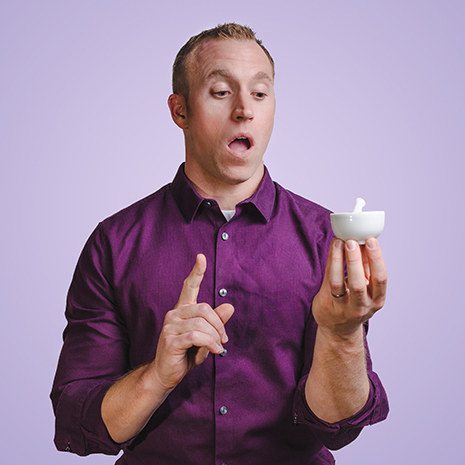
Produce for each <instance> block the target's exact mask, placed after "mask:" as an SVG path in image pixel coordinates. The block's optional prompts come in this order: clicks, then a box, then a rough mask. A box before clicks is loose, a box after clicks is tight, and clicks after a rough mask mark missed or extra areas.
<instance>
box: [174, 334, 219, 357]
mask: <svg viewBox="0 0 465 465" xmlns="http://www.w3.org/2000/svg"><path fill="white" fill-rule="evenodd" d="M175 344H176V346H177V348H178V350H180V351H186V350H188V349H190V348H191V347H200V348H202V347H204V348H206V349H208V351H209V352H212V353H214V354H221V353H223V351H224V347H223V346H222V345H221V344H220V343H219V342H218V341H217V340H216V338H215V337H214V336H213V335H211V334H207V333H204V332H202V331H195V330H194V331H189V332H187V333H183V334H179V335H177V336H175Z"/></svg>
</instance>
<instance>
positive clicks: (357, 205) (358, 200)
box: [352, 197, 366, 213]
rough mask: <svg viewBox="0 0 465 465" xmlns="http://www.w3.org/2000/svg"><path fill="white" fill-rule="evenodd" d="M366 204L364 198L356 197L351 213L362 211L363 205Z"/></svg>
mask: <svg viewBox="0 0 465 465" xmlns="http://www.w3.org/2000/svg"><path fill="white" fill-rule="evenodd" d="M365 205H366V202H365V200H363V199H362V198H361V197H357V198H356V199H355V207H354V210H353V211H352V213H362V210H363V207H364V206H365Z"/></svg>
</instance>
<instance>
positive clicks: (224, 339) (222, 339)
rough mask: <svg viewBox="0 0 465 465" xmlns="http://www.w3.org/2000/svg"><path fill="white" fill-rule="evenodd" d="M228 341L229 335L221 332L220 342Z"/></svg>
mask: <svg viewBox="0 0 465 465" xmlns="http://www.w3.org/2000/svg"><path fill="white" fill-rule="evenodd" d="M228 341H229V337H228V335H227V334H226V333H224V334H223V337H222V338H221V342H222V343H223V344H226V343H227V342H228Z"/></svg>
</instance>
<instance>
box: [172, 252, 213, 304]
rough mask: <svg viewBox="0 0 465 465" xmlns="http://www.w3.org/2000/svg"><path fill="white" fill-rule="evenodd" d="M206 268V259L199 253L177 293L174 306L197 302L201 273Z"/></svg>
mask: <svg viewBox="0 0 465 465" xmlns="http://www.w3.org/2000/svg"><path fill="white" fill-rule="evenodd" d="M206 269H207V259H206V258H205V255H203V254H201V253H199V254H198V255H197V258H196V260H195V264H194V267H193V268H192V271H191V272H190V274H189V276H188V277H187V278H186V279H185V280H184V284H183V286H182V290H181V294H180V295H179V300H178V303H177V304H176V307H179V306H181V305H191V304H196V303H197V296H198V295H199V290H200V284H201V283H202V279H203V275H204V274H205V270H206Z"/></svg>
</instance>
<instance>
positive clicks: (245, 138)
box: [238, 137, 247, 139]
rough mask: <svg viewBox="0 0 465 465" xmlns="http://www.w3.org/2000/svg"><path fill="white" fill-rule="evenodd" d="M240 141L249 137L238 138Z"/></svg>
mask: <svg viewBox="0 0 465 465" xmlns="http://www.w3.org/2000/svg"><path fill="white" fill-rule="evenodd" d="M238 139H247V137H238Z"/></svg>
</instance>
